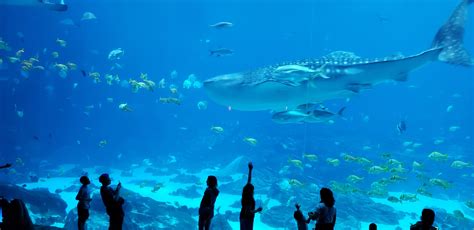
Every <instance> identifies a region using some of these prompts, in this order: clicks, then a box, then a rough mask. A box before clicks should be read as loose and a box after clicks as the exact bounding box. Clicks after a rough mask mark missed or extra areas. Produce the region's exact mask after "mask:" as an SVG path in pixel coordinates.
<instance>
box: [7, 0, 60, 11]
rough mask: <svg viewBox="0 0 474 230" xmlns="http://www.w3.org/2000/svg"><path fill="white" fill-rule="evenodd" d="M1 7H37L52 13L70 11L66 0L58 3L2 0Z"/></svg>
mask: <svg viewBox="0 0 474 230" xmlns="http://www.w3.org/2000/svg"><path fill="white" fill-rule="evenodd" d="M1 5H10V6H24V7H37V8H45V9H48V10H52V11H66V10H67V9H68V5H66V4H65V3H64V0H59V1H57V2H53V1H50V0H0V6H1Z"/></svg>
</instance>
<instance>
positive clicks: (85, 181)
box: [76, 176, 92, 230]
mask: <svg viewBox="0 0 474 230" xmlns="http://www.w3.org/2000/svg"><path fill="white" fill-rule="evenodd" d="M79 181H80V182H81V184H82V186H81V188H80V189H79V192H78V193H77V195H76V200H78V201H79V202H78V203H77V215H78V219H77V226H78V229H79V230H83V229H85V225H86V221H87V219H89V208H90V202H91V200H92V199H91V192H90V190H89V188H88V187H87V185H89V184H90V183H91V181H90V180H89V177H87V176H81V178H80V179H79Z"/></svg>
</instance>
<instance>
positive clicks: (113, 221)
mask: <svg viewBox="0 0 474 230" xmlns="http://www.w3.org/2000/svg"><path fill="white" fill-rule="evenodd" d="M99 181H100V183H101V184H102V186H101V187H100V196H101V197H102V202H104V205H105V210H106V211H107V215H109V230H122V224H123V218H124V217H125V213H124V212H123V208H122V205H123V204H124V203H125V200H124V199H123V198H122V197H120V189H121V188H122V184H121V183H120V182H119V183H118V185H117V188H116V189H113V188H111V187H110V186H109V185H110V183H111V182H112V180H111V179H110V177H109V174H107V173H104V174H102V175H100V177H99Z"/></svg>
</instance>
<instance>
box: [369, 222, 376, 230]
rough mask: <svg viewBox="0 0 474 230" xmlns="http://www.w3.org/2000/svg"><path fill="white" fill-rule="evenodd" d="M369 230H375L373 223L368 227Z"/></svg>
mask: <svg viewBox="0 0 474 230" xmlns="http://www.w3.org/2000/svg"><path fill="white" fill-rule="evenodd" d="M369 230H377V225H376V224H375V223H371V224H370V225H369Z"/></svg>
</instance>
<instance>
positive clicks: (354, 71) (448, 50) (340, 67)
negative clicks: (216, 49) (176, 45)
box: [203, 0, 474, 112]
mask: <svg viewBox="0 0 474 230" xmlns="http://www.w3.org/2000/svg"><path fill="white" fill-rule="evenodd" d="M473 1H474V0H463V1H462V2H461V3H459V4H458V6H457V7H456V8H455V9H454V11H453V12H452V14H451V15H450V17H449V18H448V20H447V21H446V22H445V24H443V25H442V26H441V27H440V28H439V30H438V31H437V33H436V35H435V37H434V39H433V42H432V45H431V48H429V49H427V50H424V51H422V52H420V53H418V54H415V55H411V56H402V55H394V56H389V57H384V58H375V59H367V58H362V57H359V56H357V55H356V54H354V53H352V52H347V51H335V52H332V53H329V54H327V55H325V56H323V57H320V58H314V59H305V60H298V61H292V62H285V63H281V64H276V65H270V66H266V67H262V68H258V69H255V70H251V71H245V72H237V73H229V74H224V75H218V76H216V77H213V78H210V79H207V80H206V81H204V82H203V86H204V89H205V91H206V93H207V95H208V96H209V97H210V98H211V100H213V101H214V102H216V103H217V104H220V105H223V106H227V107H228V108H230V109H235V110H241V111H262V110H273V111H276V112H278V111H288V110H292V109H295V108H298V106H301V105H304V104H310V103H323V102H325V101H327V100H332V99H337V98H348V97H351V96H354V95H357V94H359V93H360V92H361V91H363V90H366V89H370V88H372V87H374V86H376V85H378V84H382V83H385V82H388V81H407V79H408V74H409V73H410V72H412V71H414V70H416V69H418V68H420V67H422V66H424V65H426V64H428V63H430V62H434V61H442V62H445V63H449V64H453V65H459V66H466V67H470V66H472V65H474V61H473V59H472V58H471V56H470V55H469V53H468V51H467V50H466V49H465V47H464V42H463V39H464V25H465V22H466V20H467V14H468V8H469V5H470V4H471V3H472V2H473Z"/></svg>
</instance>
